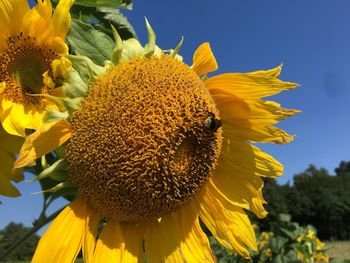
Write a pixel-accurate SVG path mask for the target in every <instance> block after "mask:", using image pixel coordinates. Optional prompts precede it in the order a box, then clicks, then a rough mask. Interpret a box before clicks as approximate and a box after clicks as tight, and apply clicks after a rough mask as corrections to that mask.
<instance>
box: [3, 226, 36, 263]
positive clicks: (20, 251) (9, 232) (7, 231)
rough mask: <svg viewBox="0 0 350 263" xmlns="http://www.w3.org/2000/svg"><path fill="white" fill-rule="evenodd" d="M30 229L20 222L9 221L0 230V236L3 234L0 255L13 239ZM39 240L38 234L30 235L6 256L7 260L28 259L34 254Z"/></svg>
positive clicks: (18, 237) (15, 239)
mask: <svg viewBox="0 0 350 263" xmlns="http://www.w3.org/2000/svg"><path fill="white" fill-rule="evenodd" d="M29 231H30V228H29V227H24V226H23V225H22V224H16V223H12V222H11V223H9V224H8V225H7V226H6V227H5V228H4V229H3V230H0V236H3V238H2V240H1V241H0V255H1V254H3V253H4V251H6V249H7V248H8V247H9V246H10V245H11V244H12V243H14V242H15V241H17V240H18V239H20V238H21V237H23V236H24V235H25V234H27V233H28V232H29ZM38 241H39V236H37V235H32V236H31V237H30V238H28V239H27V240H26V241H25V242H23V243H22V244H21V245H19V246H18V247H17V249H16V250H14V251H13V252H12V253H11V254H9V256H8V257H7V258H6V260H8V261H17V260H30V259H31V258H32V256H33V254H34V250H35V247H36V245H37V243H38Z"/></svg>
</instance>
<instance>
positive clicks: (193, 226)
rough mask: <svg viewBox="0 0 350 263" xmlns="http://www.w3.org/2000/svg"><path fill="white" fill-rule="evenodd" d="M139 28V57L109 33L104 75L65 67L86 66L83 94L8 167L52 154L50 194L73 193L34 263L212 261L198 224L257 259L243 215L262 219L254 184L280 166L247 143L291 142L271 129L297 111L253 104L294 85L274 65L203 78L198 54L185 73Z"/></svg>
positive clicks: (207, 54)
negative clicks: (111, 44)
mask: <svg viewBox="0 0 350 263" xmlns="http://www.w3.org/2000/svg"><path fill="white" fill-rule="evenodd" d="M147 26H148V35H149V43H148V44H147V45H146V46H145V47H142V46H141V45H140V43H139V42H138V41H137V40H135V39H129V40H127V41H121V39H120V38H119V36H118V35H117V33H116V32H115V39H116V43H117V44H116V47H115V49H114V52H113V56H112V61H111V62H109V63H106V66H105V67H104V68H101V67H99V66H97V65H94V64H93V63H92V62H91V60H89V59H87V58H84V57H75V58H74V57H71V58H70V60H71V61H73V63H74V60H76V61H79V60H80V61H85V63H80V64H81V65H82V64H84V65H86V64H89V72H90V73H91V74H92V78H91V79H90V81H89V85H87V84H86V83H85V86H86V87H87V89H86V92H85V94H86V95H85V96H83V97H81V98H78V97H75V98H71V106H70V107H69V110H68V111H69V115H68V116H67V117H62V118H60V119H56V120H55V121H51V122H48V123H47V124H46V125H45V126H43V127H42V128H41V129H39V130H37V131H36V132H35V133H33V134H32V135H30V136H29V137H27V139H26V142H25V143H24V146H23V147H22V149H21V153H20V156H19V158H18V160H17V161H16V164H15V167H17V168H19V167H23V166H27V165H33V164H34V161H35V159H36V158H38V157H40V156H44V155H45V154H47V153H49V152H50V151H52V150H54V149H56V148H58V147H59V146H60V148H62V147H63V148H64V155H63V156H62V158H61V159H59V160H58V161H57V162H56V163H54V164H52V166H51V167H50V171H49V172H47V173H46V175H47V176H52V177H55V178H56V180H57V181H61V182H59V183H58V184H57V185H56V186H55V187H54V188H53V189H50V191H53V190H58V189H61V188H64V187H66V186H69V187H71V186H72V185H73V186H75V187H76V189H77V191H78V196H77V198H76V200H75V201H73V202H72V203H71V204H69V205H68V206H67V207H66V208H65V209H64V210H63V211H62V212H61V214H60V215H59V216H58V217H57V218H56V219H55V220H54V222H53V223H52V224H51V226H50V227H49V229H48V230H47V232H46V233H45V234H44V235H43V237H42V238H41V240H40V242H39V245H38V247H37V249H36V252H35V255H34V258H33V262H73V261H74V259H75V258H76V256H77V255H78V253H79V251H80V249H82V251H83V257H84V260H85V262H142V261H143V260H144V258H147V262H163V261H164V262H214V261H215V257H214V256H213V254H212V252H211V249H210V245H209V242H208V238H207V236H206V235H205V233H204V232H203V230H202V225H201V224H202V223H203V225H205V227H206V228H207V229H208V230H209V231H210V232H211V233H212V235H213V236H215V238H216V239H217V240H218V241H219V242H220V243H221V244H222V245H223V246H225V247H226V248H229V249H231V250H232V251H236V252H238V253H239V254H240V255H242V256H243V257H245V258H249V248H250V249H253V250H256V249H257V244H256V239H255V234H254V230H253V227H252V225H251V223H250V221H249V218H248V216H247V214H246V212H245V210H250V211H253V212H254V213H255V214H256V215H257V216H258V217H260V218H261V217H264V216H266V214H267V212H266V211H265V209H264V207H263V204H264V203H265V201H264V199H263V196H262V187H263V180H262V179H261V177H264V176H266V177H276V176H279V175H281V174H282V172H283V167H282V165H281V164H280V163H279V162H278V161H276V160H275V159H274V158H273V157H271V156H269V155H268V154H266V153H264V152H263V151H261V150H260V149H259V148H257V147H256V146H254V145H252V144H251V143H252V142H263V143H265V142H272V143H287V142H290V141H292V139H293V136H290V135H288V134H287V133H286V132H284V131H282V130H281V129H279V128H276V127H274V126H273V124H275V123H277V122H278V121H280V120H282V119H284V118H287V117H289V116H292V115H294V114H295V113H297V112H298V111H297V110H288V109H284V108H282V107H281V106H280V105H279V104H277V103H275V102H272V101H264V100H261V98H262V97H266V96H271V95H274V94H277V93H279V92H281V91H283V90H289V89H292V88H294V87H296V86H297V85H296V84H295V83H290V82H283V81H281V80H279V79H278V76H279V74H280V72H281V66H279V67H276V68H274V69H271V70H266V71H257V72H251V73H227V74H221V75H217V76H213V77H208V76H207V74H208V73H210V72H212V71H215V70H216V69H217V67H218V66H217V63H216V60H215V58H214V55H213V53H212V51H211V48H210V45H209V44H208V43H204V44H202V45H201V46H200V47H199V48H198V49H197V50H196V51H195V53H194V56H193V64H192V66H188V65H186V64H185V63H183V62H182V58H181V57H180V56H179V55H178V54H177V53H178V50H179V48H180V44H179V45H178V47H177V48H176V49H175V50H170V51H162V50H161V49H160V48H159V47H157V46H156V45H155V35H154V33H153V31H152V29H151V28H150V26H149V25H147ZM181 43H182V42H181ZM77 64H79V63H77ZM83 85H84V84H82V85H79V86H80V88H81V87H82V86H83ZM72 88H73V86H72ZM65 104H66V105H68V104H69V103H67V101H66V103H65ZM55 170H57V171H58V170H59V171H62V170H64V171H67V172H66V176H60V179H57V176H55V172H54V171H55Z"/></svg>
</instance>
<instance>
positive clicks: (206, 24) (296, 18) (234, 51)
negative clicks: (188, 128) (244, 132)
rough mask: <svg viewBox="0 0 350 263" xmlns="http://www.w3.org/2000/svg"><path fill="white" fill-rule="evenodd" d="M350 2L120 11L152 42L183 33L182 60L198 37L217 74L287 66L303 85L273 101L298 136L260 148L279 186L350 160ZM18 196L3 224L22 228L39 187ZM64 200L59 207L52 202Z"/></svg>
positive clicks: (141, 6)
mask: <svg viewBox="0 0 350 263" xmlns="http://www.w3.org/2000/svg"><path fill="white" fill-rule="evenodd" d="M349 10H350V2H349V1H348V0H338V1H326V0H323V1H321V0H309V1H292V0H289V1H280V0H268V1H261V0H255V1H247V0H246V1H243V0H239V1H238V0H231V1H228V0H226V1H224V0H217V1H209V0H201V1H184V0H177V1H168V0H158V1H152V0H149V1H141V0H135V1H134V10H133V11H123V13H124V14H126V15H127V17H128V18H129V20H130V22H131V23H132V24H133V25H134V27H135V29H136V31H137V33H138V36H139V38H140V40H141V41H142V42H143V43H145V41H146V32H145V26H144V16H146V17H147V18H148V19H149V21H150V22H151V24H152V26H153V28H154V30H155V32H156V34H157V43H158V45H159V46H160V47H162V48H163V49H167V48H172V47H175V45H176V44H177V42H178V41H179V39H180V37H181V36H184V37H185V42H184V45H183V48H182V50H181V53H182V55H183V56H184V58H185V61H186V62H188V63H191V59H192V54H193V52H194V50H195V49H196V47H197V46H198V45H199V44H201V43H202V42H205V41H209V42H210V43H211V46H212V49H213V51H214V54H215V56H216V58H217V61H218V64H219V71H218V72H217V73H223V72H246V71H253V70H258V69H268V68H271V67H274V66H277V65H279V64H280V63H283V64H284V68H283V72H282V75H281V78H282V79H283V80H287V81H293V82H297V83H299V84H300V85H301V87H299V88H297V89H295V90H293V91H289V92H284V93H282V94H281V95H278V96H275V97H274V98H273V99H274V100H276V101H278V102H280V103H281V104H282V105H284V106H286V107H289V108H296V109H301V110H302V111H303V112H302V113H301V114H299V115H297V116H295V117H293V118H291V119H287V120H285V121H284V122H282V123H281V124H280V125H279V126H280V127H282V128H284V129H286V130H287V131H289V132H290V133H291V134H295V135H297V137H296V140H295V141H294V142H293V143H291V144H289V145H282V146H280V145H267V146H263V149H264V150H266V151H267V152H269V153H270V154H272V155H273V156H275V157H276V158H277V159H279V160H280V161H281V162H282V163H283V164H284V166H285V175H284V176H283V177H282V178H280V179H279V182H280V183H285V182H287V181H289V180H292V177H293V175H294V174H296V173H299V172H302V171H303V170H305V169H306V168H307V167H308V165H309V164H311V163H312V164H315V165H316V166H318V167H325V168H327V169H328V170H329V171H330V172H331V173H333V170H334V168H335V167H336V166H337V165H338V164H339V162H340V161H341V160H350V156H349V148H350V141H349V139H348V136H349V135H350V107H349V104H350V74H349V73H350V15H349ZM19 188H20V189H21V191H22V193H23V195H22V197H21V198H18V199H15V200H11V199H8V198H1V200H2V201H3V202H4V205H2V206H0V228H2V227H4V226H5V225H6V224H7V223H9V222H10V221H16V222H24V223H25V224H26V225H29V224H30V223H31V220H32V219H34V218H35V217H36V215H37V214H38V213H39V211H40V206H41V196H40V195H30V193H31V192H35V191H38V190H39V188H38V186H37V185H30V184H29V183H22V184H20V186H19ZM60 205H62V203H61V202H58V203H57V204H56V206H57V207H59V206H60Z"/></svg>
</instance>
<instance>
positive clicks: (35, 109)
mask: <svg viewBox="0 0 350 263" xmlns="http://www.w3.org/2000/svg"><path fill="white" fill-rule="evenodd" d="M72 2H73V0H61V1H60V2H59V4H58V5H57V8H56V10H55V12H54V13H53V14H52V6H51V2H50V1H49V0H39V1H38V3H37V5H36V6H35V7H34V8H33V9H30V7H29V4H28V2H27V0H2V1H0V61H1V66H0V83H1V86H0V119H1V123H2V125H3V127H4V129H5V130H6V131H7V132H8V133H11V134H13V135H19V136H23V137H24V136H25V129H38V128H39V127H41V125H42V123H43V116H44V114H45V112H46V111H47V110H48V109H57V105H56V104H55V103H54V102H53V101H50V100H48V99H46V97H43V96H38V94H48V95H55V96H59V95H60V94H61V95H62V90H61V89H59V88H55V84H54V82H55V80H56V78H58V77H59V76H58V71H57V68H59V64H61V63H68V62H67V61H66V59H64V58H61V57H60V55H61V54H66V53H67V52H68V47H67V45H66V44H65V42H64V38H65V36H66V34H67V32H68V29H69V26H70V21H71V18H70V14H69V9H70V7H71V5H72ZM52 66H53V67H52ZM35 95H36V96H35Z"/></svg>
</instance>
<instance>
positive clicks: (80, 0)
mask: <svg viewBox="0 0 350 263" xmlns="http://www.w3.org/2000/svg"><path fill="white" fill-rule="evenodd" d="M52 2H53V3H55V4H57V3H58V0H52ZM74 5H76V6H86V7H113V8H125V9H129V10H131V9H132V1H131V0H75V2H74Z"/></svg>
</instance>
